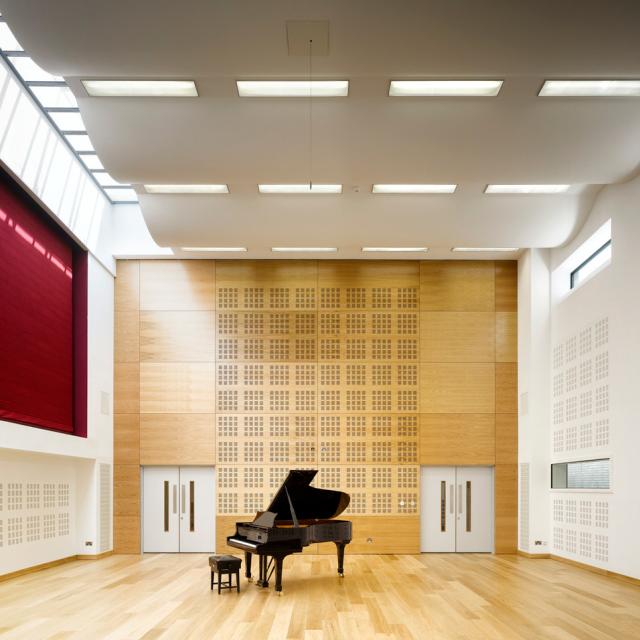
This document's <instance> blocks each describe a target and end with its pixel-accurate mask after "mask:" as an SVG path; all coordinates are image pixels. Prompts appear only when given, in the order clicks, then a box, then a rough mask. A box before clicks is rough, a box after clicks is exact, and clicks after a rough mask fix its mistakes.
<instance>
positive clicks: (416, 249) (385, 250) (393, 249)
mask: <svg viewBox="0 0 640 640" xmlns="http://www.w3.org/2000/svg"><path fill="white" fill-rule="evenodd" d="M362 251H363V252H365V253H426V252H427V251H428V249H427V247H362Z"/></svg>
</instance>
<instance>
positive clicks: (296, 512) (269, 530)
mask: <svg viewBox="0 0 640 640" xmlns="http://www.w3.org/2000/svg"><path fill="white" fill-rule="evenodd" d="M317 473H318V471H317V470H315V469H304V470H292V471H289V475H288V476H287V478H286V479H285V481H284V482H283V483H282V486H281V487H280V489H279V490H278V492H277V493H276V495H275V497H274V498H273V500H272V501H271V504H270V505H269V507H268V508H267V511H263V512H258V514H257V516H256V517H255V518H254V520H253V522H237V523H236V533H235V535H232V536H229V537H228V538H227V544H228V545H229V546H230V547H235V548H236V549H242V550H243V551H244V552H245V575H246V577H247V579H248V580H251V559H252V554H256V555H257V556H258V561H259V578H258V580H257V584H258V586H260V587H268V586H269V578H270V577H271V575H272V574H273V572H274V570H275V574H276V585H275V588H276V592H277V593H278V594H280V595H281V593H282V563H283V560H284V558H285V557H286V556H288V555H289V554H292V553H300V552H301V551H302V549H303V547H306V546H308V545H310V544H314V543H316V542H334V543H335V545H336V548H337V551H338V575H339V576H341V577H342V576H343V575H344V573H343V564H344V548H345V545H347V544H349V542H351V522H350V521H348V520H333V518H334V517H335V516H338V515H340V514H341V513H342V512H343V511H344V510H345V509H346V508H347V507H348V506H349V495H348V494H346V493H343V492H342V491H330V490H327V489H317V488H315V487H312V486H310V484H311V481H312V480H313V478H314V477H315V475H316V474H317Z"/></svg>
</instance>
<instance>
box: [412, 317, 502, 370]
mask: <svg viewBox="0 0 640 640" xmlns="http://www.w3.org/2000/svg"><path fill="white" fill-rule="evenodd" d="M495 356H496V318H495V314H494V313H493V312H490V313H489V312H479V311H476V312H473V311H462V312H461V311H435V312H422V313H421V314H420V361H421V362H494V361H495V359H496V357H495Z"/></svg>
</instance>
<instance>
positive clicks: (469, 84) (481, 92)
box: [389, 80, 502, 97]
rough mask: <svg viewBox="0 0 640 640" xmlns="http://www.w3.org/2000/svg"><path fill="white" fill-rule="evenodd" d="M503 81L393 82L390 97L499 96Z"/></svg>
mask: <svg viewBox="0 0 640 640" xmlns="http://www.w3.org/2000/svg"><path fill="white" fill-rule="evenodd" d="M501 88H502V80H392V81H391V84H390V85H389V95H390V96H398V97H410V96H435V97H438V96H451V97H456V96H462V97H464V96H485V97H487V96H497V95H498V93H500V89H501Z"/></svg>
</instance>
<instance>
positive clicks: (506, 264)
mask: <svg viewBox="0 0 640 640" xmlns="http://www.w3.org/2000/svg"><path fill="white" fill-rule="evenodd" d="M495 280H496V307H495V309H496V311H517V310H518V263H517V262H516V261H515V260H497V261H496V263H495Z"/></svg>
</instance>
